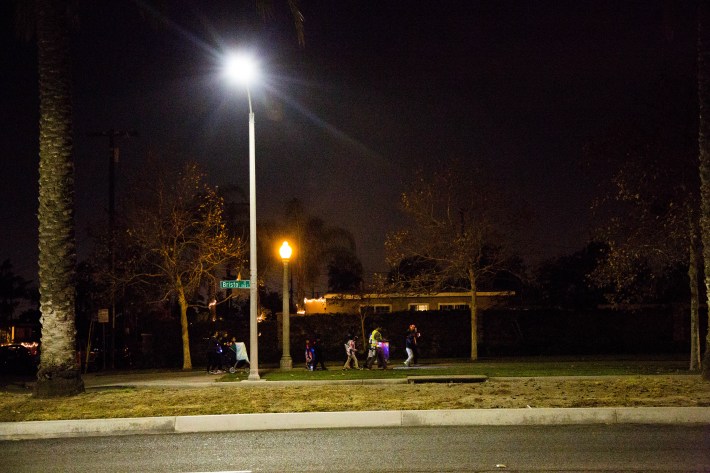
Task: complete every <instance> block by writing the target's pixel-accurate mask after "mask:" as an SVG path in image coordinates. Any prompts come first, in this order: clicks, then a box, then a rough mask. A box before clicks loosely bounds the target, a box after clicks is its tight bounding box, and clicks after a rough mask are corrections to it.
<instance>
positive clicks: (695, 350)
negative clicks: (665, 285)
mask: <svg viewBox="0 0 710 473" xmlns="http://www.w3.org/2000/svg"><path fill="white" fill-rule="evenodd" d="M689 252H690V254H689V255H688V256H689V259H688V261H689V263H688V279H689V281H690V371H696V370H698V369H700V324H699V322H700V314H699V311H698V306H699V305H700V300H699V299H700V296H699V295H698V257H697V254H698V253H697V252H698V236H697V232H696V231H695V224H694V222H693V221H692V219H691V223H690V249H689Z"/></svg>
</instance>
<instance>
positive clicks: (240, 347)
mask: <svg viewBox="0 0 710 473" xmlns="http://www.w3.org/2000/svg"><path fill="white" fill-rule="evenodd" d="M224 356H225V364H226V365H229V372H230V373H232V374H234V373H236V372H237V371H238V370H244V372H245V373H247V372H249V355H247V347H246V345H245V344H244V342H235V343H232V344H231V345H230V346H229V347H227V350H225V352H224Z"/></svg>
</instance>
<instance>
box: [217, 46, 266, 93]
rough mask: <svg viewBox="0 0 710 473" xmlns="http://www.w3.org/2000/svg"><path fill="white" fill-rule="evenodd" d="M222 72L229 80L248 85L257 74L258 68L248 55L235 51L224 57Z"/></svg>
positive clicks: (254, 79) (253, 80)
mask: <svg viewBox="0 0 710 473" xmlns="http://www.w3.org/2000/svg"><path fill="white" fill-rule="evenodd" d="M224 73H225V76H226V77H227V79H229V80H230V81H231V82H234V83H237V84H240V85H243V86H245V87H249V86H250V85H251V84H253V83H254V82H255V81H256V79H257V77H258V76H259V68H258V66H257V63H256V61H255V60H254V58H252V57H251V56H250V55H248V54H245V53H235V54H230V55H229V56H227V58H226V59H225V63H224Z"/></svg>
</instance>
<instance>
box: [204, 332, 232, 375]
mask: <svg viewBox="0 0 710 473" xmlns="http://www.w3.org/2000/svg"><path fill="white" fill-rule="evenodd" d="M236 350H237V339H236V337H231V338H230V337H229V334H228V333H227V332H222V333H220V332H219V331H215V332H214V333H213V334H212V336H211V337H210V338H209V339H208V340H207V373H209V374H222V373H224V372H225V369H224V368H225V365H232V364H234V363H235V362H236Z"/></svg>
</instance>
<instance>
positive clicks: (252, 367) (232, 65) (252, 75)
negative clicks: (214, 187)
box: [225, 54, 260, 381]
mask: <svg viewBox="0 0 710 473" xmlns="http://www.w3.org/2000/svg"><path fill="white" fill-rule="evenodd" d="M225 72H226V74H227V77H228V78H229V79H231V80H232V81H234V82H236V83H238V84H240V85H242V86H244V88H246V91H247V101H248V102H249V266H250V275H249V358H250V360H249V378H248V379H249V380H252V381H255V380H259V379H260V378H259V330H258V327H257V311H258V297H259V292H258V286H257V283H258V280H257V277H256V146H255V143H254V141H255V140H254V111H253V110H252V107H251V92H250V91H249V86H250V85H251V84H252V83H253V82H254V80H255V79H256V77H257V76H258V69H257V67H256V63H255V62H254V61H253V60H252V59H251V58H250V57H249V56H246V55H244V54H238V55H233V56H230V57H229V58H227V63H226V68H225Z"/></svg>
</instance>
